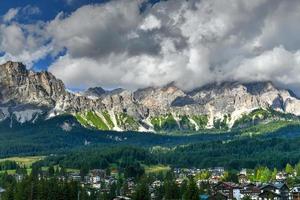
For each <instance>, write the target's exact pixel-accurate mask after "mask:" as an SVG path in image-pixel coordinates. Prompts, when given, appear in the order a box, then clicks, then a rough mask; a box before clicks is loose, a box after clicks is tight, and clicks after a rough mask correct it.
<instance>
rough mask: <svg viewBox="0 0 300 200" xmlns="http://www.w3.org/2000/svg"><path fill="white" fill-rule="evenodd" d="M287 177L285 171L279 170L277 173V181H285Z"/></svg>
mask: <svg viewBox="0 0 300 200" xmlns="http://www.w3.org/2000/svg"><path fill="white" fill-rule="evenodd" d="M286 179H287V174H286V173H285V172H278V173H277V174H276V180H277V181H285V180H286Z"/></svg>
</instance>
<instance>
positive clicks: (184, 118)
mask: <svg viewBox="0 0 300 200" xmlns="http://www.w3.org/2000/svg"><path fill="white" fill-rule="evenodd" d="M0 89H1V90H0V121H1V120H5V119H8V118H10V119H15V120H16V121H18V122H20V123H25V122H28V121H30V122H34V121H35V120H36V119H37V118H38V117H41V116H46V117H45V118H49V117H53V116H56V115H59V114H63V113H68V114H72V115H74V116H76V117H77V119H78V121H79V122H80V123H81V124H83V125H84V126H90V127H95V128H98V129H105V130H118V131H121V130H140V131H153V130H156V131H168V130H199V129H207V128H216V126H218V127H219V125H221V126H226V127H227V128H231V127H232V126H234V125H235V124H236V122H237V121H240V119H241V118H242V117H245V115H249V114H251V113H252V112H255V111H257V110H262V111H263V113H264V114H263V115H262V114H261V112H255V113H259V114H258V115H257V116H256V115H253V113H252V114H251V116H252V119H253V120H257V119H262V120H265V119H264V117H265V115H266V113H268V112H269V113H270V112H271V110H272V111H274V112H276V113H277V114H293V115H296V116H298V115H300V100H299V99H297V97H295V95H294V94H293V93H291V92H290V91H289V90H284V89H279V88H277V87H275V86H274V85H273V84H272V82H255V83H239V82H225V83H222V84H209V85H205V86H203V87H199V88H196V89H194V90H192V91H189V92H186V91H183V90H181V89H180V88H178V87H176V86H175V84H173V83H171V84H168V85H166V86H164V87H161V88H154V87H149V88H144V89H139V90H137V91H135V92H130V91H127V90H124V89H116V90H114V91H105V90H103V89H102V88H90V89H88V90H87V91H86V92H83V93H81V94H73V93H70V92H68V91H67V90H66V89H65V86H64V84H63V82H62V81H61V80H58V79H56V78H55V77H54V76H53V75H52V74H51V73H49V72H33V71H30V70H27V69H26V67H25V66H24V65H23V64H21V63H15V62H7V63H5V64H3V65H0ZM274 112H271V113H273V114H272V116H273V115H274ZM268 116H270V115H268ZM280 116H281V117H282V116H283V115H280ZM273 117H274V116H273Z"/></svg>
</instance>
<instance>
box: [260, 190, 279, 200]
mask: <svg viewBox="0 0 300 200" xmlns="http://www.w3.org/2000/svg"><path fill="white" fill-rule="evenodd" d="M258 199H259V200H280V199H281V195H280V194H277V193H275V192H273V191H270V190H264V191H263V192H262V193H260V194H259V195H258Z"/></svg>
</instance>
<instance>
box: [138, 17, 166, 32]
mask: <svg viewBox="0 0 300 200" xmlns="http://www.w3.org/2000/svg"><path fill="white" fill-rule="evenodd" d="M140 27H141V29H142V30H144V31H148V30H153V29H159V28H160V27H161V22H160V20H159V19H157V18H156V17H155V16H153V15H149V16H147V17H146V18H145V19H144V22H143V23H142V24H141V26H140Z"/></svg>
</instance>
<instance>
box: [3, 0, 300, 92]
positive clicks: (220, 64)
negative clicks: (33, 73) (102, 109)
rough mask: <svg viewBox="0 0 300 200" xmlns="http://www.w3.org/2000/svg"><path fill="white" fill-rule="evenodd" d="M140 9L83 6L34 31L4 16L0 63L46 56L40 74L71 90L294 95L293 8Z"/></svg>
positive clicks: (262, 2)
mask: <svg viewBox="0 0 300 200" xmlns="http://www.w3.org/2000/svg"><path fill="white" fill-rule="evenodd" d="M142 3H143V1H132V0H113V1H110V2H108V3H105V4H93V5H86V6H83V7H80V8H78V9H77V10H76V11H74V12H73V13H70V14H66V13H59V14H58V15H57V16H56V18H55V19H53V20H51V21H47V22H45V21H38V22H36V23H34V24H23V23H20V22H19V21H18V20H17V18H16V20H14V18H15V16H16V15H18V13H17V12H16V10H11V11H8V13H7V15H4V16H3V17H2V18H3V19H2V22H1V25H0V52H1V53H0V55H1V54H2V57H0V62H4V61H6V60H11V59H13V60H18V61H22V62H25V63H26V64H27V65H28V66H33V65H34V63H35V62H37V61H38V60H40V59H43V58H45V57H46V56H48V55H50V56H53V57H54V58H55V59H54V62H53V63H52V64H51V66H50V67H49V69H48V70H49V71H51V72H52V73H53V74H55V75H56V76H57V77H58V78H60V79H62V80H63V81H64V82H65V83H66V85H67V86H68V87H73V88H82V87H91V86H97V85H101V86H104V87H109V88H112V87H117V86H122V87H126V88H132V89H135V88H140V87H146V86H159V85H165V84H166V83H169V82H171V81H175V82H176V84H177V85H178V86H180V87H182V88H185V89H190V88H193V87H196V86H201V85H204V84H206V83H209V82H214V81H220V82H221V81H228V80H229V81H232V80H238V81H242V82H247V81H263V80H271V81H273V82H275V83H277V84H278V85H280V86H283V87H289V88H291V89H294V90H297V93H298V94H299V93H300V90H299V89H298V88H297V86H299V84H300V37H299V35H300V26H299V25H298V24H299V21H300V15H299V11H300V2H299V1H297V0H286V1H280V0H252V1H248V0H230V1H223V0H212V1H211V0H202V1H198V0H190V1H182V0H169V1H162V2H159V3H157V4H155V5H154V6H150V5H148V6H147V7H146V8H145V9H141V6H142ZM141 10H142V11H141ZM14 11H15V12H14ZM8 19H9V20H8Z"/></svg>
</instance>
